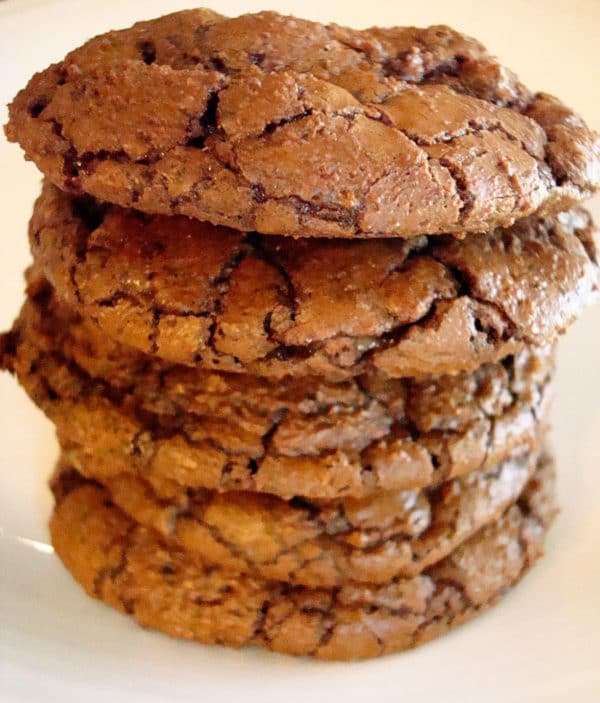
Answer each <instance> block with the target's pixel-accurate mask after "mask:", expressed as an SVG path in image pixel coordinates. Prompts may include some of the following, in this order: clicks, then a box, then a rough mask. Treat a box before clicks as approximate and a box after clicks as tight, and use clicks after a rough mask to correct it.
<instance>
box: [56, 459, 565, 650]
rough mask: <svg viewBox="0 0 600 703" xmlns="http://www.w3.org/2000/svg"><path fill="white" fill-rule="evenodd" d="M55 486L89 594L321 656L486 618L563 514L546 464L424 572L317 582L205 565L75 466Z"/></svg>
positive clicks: (220, 639)
mask: <svg viewBox="0 0 600 703" xmlns="http://www.w3.org/2000/svg"><path fill="white" fill-rule="evenodd" d="M54 488H55V494H56V497H57V506H56V508H55V511H54V515H53V517H52V520H51V523H50V530H51V534H52V542H53V544H54V547H55V549H56V552H57V554H58V555H59V557H60V558H61V559H62V560H63V562H64V564H65V566H66V567H67V569H69V571H70V572H71V573H72V574H73V576H74V577H75V578H76V579H77V581H79V583H80V584H81V585H82V586H83V587H84V588H85V590H86V591H87V592H88V594H89V595H91V596H93V597H96V598H99V599H101V600H103V601H105V602H106V603H108V604H109V605H111V606H112V607H114V608H117V609H118V610H120V611H122V612H124V613H128V614H130V615H132V616H133V617H135V618H136V619H137V621H138V622H139V623H140V624H141V625H143V626H144V627H152V628H155V629H158V630H162V631H164V632H166V633H168V634H170V635H172V636H175V637H183V638H187V639H194V640H197V641H199V642H205V643H218V644H224V645H228V646H233V647H240V646H243V645H258V646H260V647H266V648H268V649H271V650H274V651H276V652H283V653H286V654H292V655H309V656H315V657H318V658H321V659H356V658H367V657H375V656H378V655H381V654H387V653H391V652H394V651H398V650H402V649H406V648H409V647H415V646H417V645H419V644H422V643H423V642H426V641H427V640H430V639H432V638H434V637H437V636H439V635H441V634H443V633H444V632H446V631H447V630H448V629H449V628H450V627H452V626H455V625H459V624H461V623H462V622H465V621H466V620H468V619H470V618H471V617H474V616H475V615H477V614H479V613H480V612H482V611H483V610H485V609H486V608H487V607H488V606H490V605H492V604H494V603H495V602H496V601H497V600H498V598H499V597H500V596H501V595H502V594H503V593H504V592H505V591H506V590H507V589H508V588H510V587H511V586H512V585H514V584H515V583H516V582H517V581H518V580H519V579H520V578H521V577H522V576H523V574H524V573H525V571H527V569H528V568H529V567H530V566H531V565H532V564H533V563H534V562H535V561H536V559H537V558H538V557H539V556H540V554H541V552H542V542H543V537H544V534H545V532H546V530H547V528H548V526H549V524H550V523H551V521H552V518H553V516H554V514H555V507H554V489H553V468H552V466H551V464H550V463H549V462H548V461H547V460H543V461H542V462H541V463H540V467H539V469H538V471H537V473H536V476H535V477H534V479H533V480H532V482H531V483H530V485H529V486H528V488H527V489H526V491H525V493H524V494H523V496H522V497H521V499H520V500H519V502H518V503H517V504H516V505H514V506H512V507H511V508H510V509H509V510H508V511H507V512H506V513H505V515H504V516H503V517H501V518H500V520H498V522H497V523H495V524H493V525H491V526H488V527H486V528H484V529H483V530H481V531H480V532H479V533H477V534H476V535H475V536H473V537H471V538H470V539H469V540H468V541H467V542H466V543H465V544H464V545H462V546H461V547H459V548H458V549H457V550H456V551H454V552H453V553H452V554H451V555H450V556H448V557H447V558H446V559H444V560H443V561H441V562H440V563H438V564H436V565H434V566H433V567H431V568H430V569H428V570H427V571H425V572H424V573H423V574H421V575H419V576H416V577H414V578H412V579H400V578H398V579H393V580H391V581H389V582H387V583H385V584H381V585H379V586H369V585H358V584H348V585H345V586H342V587H340V588H334V589H311V588H306V587H301V586H290V585H288V584H284V583H281V582H276V581H263V580H258V579H255V578H252V577H250V576H240V575H236V574H231V573H228V572H225V571H223V570H220V569H218V568H210V569H209V568H203V567H201V566H200V565H199V564H198V563H197V561H195V560H194V559H192V558H191V557H190V555H189V554H188V553H187V552H185V551H183V550H181V549H179V548H177V547H174V546H173V545H170V544H167V543H166V542H165V541H164V540H163V538H161V537H160V536H159V535H158V533H156V532H154V531H153V530H151V529H148V528H145V527H142V526H140V525H137V524H136V523H135V522H133V521H132V520H131V519H130V518H128V517H127V516H126V515H125V514H124V513H123V512H121V511H120V510H119V509H118V508H117V507H115V506H114V504H113V503H112V502H111V500H110V496H109V494H108V493H107V492H106V491H105V490H104V489H102V488H101V487H99V486H98V485H97V484H94V483H89V482H86V481H84V480H83V479H78V478H77V476H76V475H73V474H72V472H70V473H68V474H66V475H65V480H62V481H61V480H59V481H58V482H57V483H56V484H55V487H54Z"/></svg>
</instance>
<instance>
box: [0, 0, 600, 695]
mask: <svg viewBox="0 0 600 703" xmlns="http://www.w3.org/2000/svg"><path fill="white" fill-rule="evenodd" d="M198 1H199V2H200V1H201V0H198ZM207 4H209V5H212V6H214V7H218V9H219V10H220V11H221V12H223V13H225V14H239V13H241V12H244V11H250V10H258V9H261V8H264V7H265V6H270V7H272V8H273V9H277V10H280V11H282V12H294V13H296V14H298V15H301V16H307V17H312V18H315V19H320V20H333V21H337V22H340V23H345V24H350V25H355V26H368V25H371V24H394V23H395V24H418V25H423V24H434V23H448V24H453V25H454V26H456V27H457V28H459V29H462V30H463V31H466V32H467V33H471V34H474V35H475V36H478V37H479V38H480V39H481V40H482V41H483V42H484V43H486V44H487V46H488V47H489V48H490V49H491V50H492V51H493V52H495V53H497V54H499V55H500V56H501V57H502V59H503V61H504V62H505V63H506V64H508V65H511V66H514V67H516V68H517V69H518V72H519V74H520V75H521V77H522V78H523V80H524V81H525V83H526V84H528V85H530V86H532V87H538V88H543V89H544V90H546V91H548V92H553V93H556V94H558V95H560V96H561V97H562V98H563V99H564V101H565V102H566V103H567V104H569V105H572V106H573V107H575V108H577V109H578V110H580V111H581V112H582V113H583V114H584V115H585V116H586V118H587V119H588V121H589V122H590V123H591V124H592V125H593V126H594V127H595V128H596V129H600V94H599V93H598V88H597V86H598V84H599V79H600V70H599V69H598V66H599V65H600V64H599V62H598V60H597V59H596V58H594V53H595V52H596V51H597V31H598V27H599V26H600V3H599V2H598V1H597V0H587V1H586V0H553V1H551V2H549V1H547V0H539V2H536V1H535V0H530V2H528V3H523V2H519V1H518V0H514V1H511V0H503V1H498V2H487V3H477V4H476V7H477V9H476V10H474V9H473V5H475V4H474V3H472V2H469V1H468V0H464V1H462V0H458V1H457V0H455V1H454V2H452V3H448V2H445V1H444V0H429V2H421V3H397V2H388V1H387V0H371V2H369V3H367V4H365V5H364V6H363V5H362V4H360V3H348V2H342V1H339V2H338V1H334V2H328V3H324V2H314V1H311V0H304V2H299V1H297V2H293V1H288V2H281V3H276V2H269V0H264V1H263V2H260V1H258V2H257V1H255V0H246V2H235V1H230V2H227V1H224V2H221V3H218V4H217V3H216V2H208V0H207ZM190 5H193V0H190V1H188V2H187V3H182V2H176V1H171V2H164V0H145V2H140V1H137V0H135V1H134V0H129V1H128V2H123V0H103V2H101V3H90V2H81V0H54V1H52V0H47V1H42V0H37V1H36V0H0V104H1V105H4V104H5V103H7V102H8V101H9V100H10V99H11V98H12V96H13V95H14V93H15V92H16V91H17V90H18V89H19V88H21V87H22V86H23V85H24V84H25V82H26V81H27V79H28V78H29V76H30V75H31V74H32V73H33V72H34V71H35V70H39V69H41V68H44V67H45V66H46V65H47V64H48V63H50V62H51V61H55V60H58V59H60V58H61V57H62V56H63V55H64V54H65V53H66V51H67V50H69V49H70V48H73V47H75V46H77V45H78V44H80V43H82V41H83V40H85V39H86V38H88V37H89V36H91V35H93V34H96V33H99V32H101V31H105V30H107V29H110V28H112V27H120V26H127V25H128V24H130V23H131V22H132V21H134V20H135V19H141V18H145V17H152V16H155V15H158V14H162V13H164V12H167V11H170V10H175V9H180V8H182V7H185V6H190ZM5 121H6V111H5V110H4V108H2V109H0V122H2V123H4V122H5ZM39 184H40V176H39V174H38V173H37V171H36V170H35V168H34V167H33V166H32V165H31V164H26V163H25V162H24V161H23V159H22V156H21V153H20V151H19V149H18V148H17V147H16V146H14V145H8V144H6V143H5V142H4V141H1V140H0V213H1V215H2V236H0V328H2V329H6V328H7V327H8V326H9V325H10V324H11V322H12V319H13V318H14V316H15V315H16V313H17V311H18V308H19V306H20V304H21V299H22V276H21V272H22V270H23V269H24V268H25V266H26V265H27V262H28V259H29V255H28V251H27V243H26V223H27V219H28V217H29V214H30V212H31V207H32V202H33V199H34V198H35V196H36V194H37V192H38V190H39ZM592 210H593V211H594V212H595V215H596V217H597V218H600V201H599V200H598V199H596V201H595V202H594V203H593V204H592ZM599 345H600V306H598V307H597V308H596V309H594V310H590V311H588V312H587V313H586V315H585V316H584V318H583V319H582V320H581V321H580V322H579V323H578V324H577V325H576V326H575V327H574V328H573V329H572V330H571V332H570V334H569V335H568V336H567V338H565V340H564V341H563V344H562V348H561V352H560V372H559V376H558V388H557V391H558V402H557V403H556V406H555V412H554V427H555V430H554V446H555V448H556V451H557V455H558V460H559V470H560V474H559V476H560V482H559V490H560V500H561V504H562V513H561V516H560V518H559V520H558V522H557V523H556V526H555V528H554V529H553V531H552V533H551V537H550V540H549V544H548V548H547V555H546V557H545V558H544V559H543V560H542V562H541V563H540V564H539V565H538V567H537V568H536V569H535V570H534V571H533V572H532V573H531V574H530V575H529V576H528V577H527V579H526V580H525V581H524V583H523V584H522V585H521V586H520V587H519V588H517V589H516V590H515V591H514V592H513V593H512V594H511V595H509V596H508V597H507V598H506V599H505V600H504V601H503V602H502V603H501V604H500V605H499V606H498V607H496V608H495V609H493V610H492V611H491V612H490V613H489V614H486V615H485V616H483V617H481V618H480V619H478V620H476V621H475V622H473V623H471V624H469V625H467V626H465V627H463V628H460V629H459V630H457V631H456V632H454V633H452V634H451V635H449V636H447V637H445V638H443V639H441V640H439V641H436V642H433V643H431V644H429V645H428V646H426V647H424V648H422V649H419V650H416V651H414V652H409V653H406V654H401V655H397V656H392V657H387V658H384V659H380V660H377V661H373V662H366V663H358V664H351V665H347V664H323V663H315V662H310V661H306V660H293V659H288V658H284V657H281V656H276V655H269V654H266V653H262V652H258V651H248V650H246V651H242V652H232V651H229V650H225V649H221V648H218V647H204V646H200V645H195V644H190V643H184V642H176V641H173V640H170V639H168V638H166V637H164V636H162V635H159V634H156V633H153V632H145V631H143V630H141V629H139V628H138V627H136V626H135V625H134V624H133V622H131V621H129V620H128V619H126V618H124V617H122V616H120V615H119V614H117V613H114V612H113V611H111V610H109V609H108V608H106V607H104V606H103V605H101V604H100V603H97V602H95V601H93V600H90V599H88V598H87V597H86V596H85V595H84V594H83V592H82V591H81V589H80V588H79V587H78V586H77V585H76V584H75V583H74V582H73V581H72V580H71V578H70V577H69V576H68V574H66V572H65V571H64V570H63V568H62V567H61V565H60V563H59V561H58V559H57V558H56V557H55V556H54V555H53V553H52V548H51V547H50V546H49V545H48V534H47V529H46V522H47V518H48V514H49V510H50V505H51V501H50V495H49V492H48V490H47V488H46V479H47V476H48V473H49V472H50V470H51V468H52V464H53V462H54V460H55V458H56V453H57V450H56V443H55V440H54V437H53V432H52V427H51V425H50V423H49V422H48V421H47V420H46V419H45V418H44V417H43V416H42V415H41V413H39V412H38V411H37V410H36V409H35V408H34V406H33V405H32V403H31V402H30V401H29V400H28V399H27V398H26V397H25V394H24V393H23V392H22V391H20V390H19V389H18V387H17V385H16V383H15V382H14V381H13V380H12V379H11V378H9V377H8V376H7V375H0V418H1V420H2V421H1V422H0V700H1V701H19V702H21V701H42V700H43V701H61V703H63V702H65V701H79V700H85V701H86V703H97V702H99V701H107V700H115V701H120V700H127V701H145V702H148V701H162V702H164V701H175V700H184V696H185V697H186V698H190V699H192V696H193V697H194V699H198V698H201V699H204V700H210V701H232V700H237V699H238V698H239V699H243V700H247V701H260V703H272V702H273V703H274V702H276V701H277V702H279V701H282V700H285V701H286V703H293V701H305V700H306V699H307V698H308V699H309V700H310V699H311V698H312V699H313V700H329V701H342V700H343V701H359V700H360V701H364V700H365V698H366V697H367V696H368V697H369V699H371V700H373V701H375V700H376V701H378V702H379V701H388V700H389V701H398V700H403V701H404V700H407V701H419V702H429V701H436V703H438V702H440V701H443V702H444V703H453V702H455V701H456V702H458V701H461V703H468V702H471V701H486V703H500V702H502V703H514V702H517V701H518V702H521V701H527V702H529V701H554V702H556V703H559V702H560V703H564V701H566V700H573V701H577V702H578V703H582V702H586V701H598V700H600V605H599V599H598V594H599V593H600V558H599V557H600V510H598V506H599V505H600V481H599V479H598V475H597V471H598V469H599V468H600V402H599V401H598V397H599V395H600V364H598V363H597V358H598V352H597V349H598V346H599Z"/></svg>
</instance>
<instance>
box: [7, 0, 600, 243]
mask: <svg viewBox="0 0 600 703" xmlns="http://www.w3.org/2000/svg"><path fill="white" fill-rule="evenodd" d="M6 132H7V135H8V137H9V139H11V140H12V141H17V142H19V143H20V144H21V146H22V147H23V149H24V150H25V153H26V155H27V157H28V158H30V159H32V160H33V161H34V162H35V163H36V164H37V165H38V167H39V168H40V169H41V170H42V172H43V173H44V174H46V175H47V176H48V177H49V178H50V179H51V180H52V181H53V182H54V183H55V184H56V185H58V186H60V187H61V188H63V189H65V190H68V191H70V192H73V193H81V192H87V193H91V194H92V195H94V196H96V197H98V198H100V199H101V200H106V201H108V202H112V203H115V204H118V205H121V206H124V207H135V208H137V209H139V210H141V211H145V212H150V213H161V214H165V215H172V214H182V215H188V216H192V217H195V218H197V219H200V220H207V221H210V222H212V223H214V224H222V225H227V226H231V227H234V228H236V229H239V230H242V231H251V230H254V231H258V232H262V233H265V234H290V235H296V236H307V235H313V236H329V237H357V236H358V237H375V236H379V237H381V236H394V235H397V236H400V237H407V238H408V237H413V236H416V235H421V234H435V233H440V232H456V233H461V232H482V231H489V230H490V229H492V228H494V227H496V226H504V227H505V226H509V225H511V224H512V223H513V222H514V221H515V220H517V219H518V218H521V217H524V216H526V215H529V214H531V213H534V212H536V211H537V210H540V209H543V210H545V211H546V212H557V211H559V210H565V209H567V208H569V207H571V206H572V205H573V204H575V203H576V202H579V201H580V200H581V199H582V198H584V197H586V196H588V195H589V194H590V193H591V192H593V191H594V190H595V189H596V188H597V187H598V186H599V185H600V141H599V138H598V136H597V135H596V134H594V133H593V132H591V131H590V130H589V129H588V128H587V126H586V124H585V123H584V122H583V120H582V119H581V118H580V117H579V116H578V115H576V114H575V113H573V112H572V111H571V110H569V109H568V108H567V107H565V106H564V105H562V103H560V101H559V100H557V99H556V98H554V97H552V96H549V95H546V94H544V93H538V94H532V93H530V92H529V91H528V90H527V89H526V88H525V87H524V86H523V85H522V84H521V83H519V81H518V80H517V79H516V77H515V76H514V75H513V74H512V73H511V72H510V71H508V70H507V69H506V68H504V67H503V66H502V65H500V64H499V63H498V62H497V61H496V60H495V59H494V58H493V57H491V56H490V55H489V54H488V53H487V52H486V50H485V49H484V47H482V46H481V45H480V44H479V43H478V42H476V41H475V40H472V39H469V38H467V37H465V36H463V35H461V34H459V33H457V32H455V31H454V30H452V29H450V28H449V27H443V26H437V27H429V28H426V29H416V28H413V27H408V28H399V27H396V28H388V29H380V28H372V29H367V30H362V31H355V30H351V29H347V28H343V27H339V26H336V25H329V26H323V25H320V24H316V23H313V22H308V21H305V20H300V19H295V18H291V17H283V16H281V15H278V14H276V13H273V12H263V13H260V14H256V15H243V16H241V17H237V18H234V19H229V18H225V17H222V16H220V15H218V14H216V13H214V12H212V11H208V10H191V11H186V12H180V13H175V14H172V15H168V16H166V17H162V18H159V19H156V20H153V21H149V22H141V23H139V24H136V25H134V26H133V27H131V28H129V29H126V30H122V31H119V32H109V33H108V34H105V35H102V36H99V37H96V38H94V39H92V40H91V41H89V42H87V43H86V44H84V45H83V46H82V47H80V48H79V49H76V50H75V51H73V52H71V53H70V54H68V55H67V56H66V57H65V59H64V60H63V61H62V62H60V63H58V64H55V65H53V66H51V67H49V68H48V69H47V70H46V71H44V72H42V73H39V74H36V75H35V76H34V77H33V78H32V79H31V81H30V83H29V85H28V86H27V87H26V88H25V89H24V90H23V91H21V92H20V93H19V94H18V95H17V97H16V98H15V100H14V101H13V103H12V105H11V106H10V121H9V123H8V125H7V128H6Z"/></svg>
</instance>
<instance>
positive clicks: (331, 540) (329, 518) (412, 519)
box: [64, 450, 536, 587]
mask: <svg viewBox="0 0 600 703" xmlns="http://www.w3.org/2000/svg"><path fill="white" fill-rule="evenodd" d="M535 463H536V456H535V454H532V453H531V452H530V451H528V450H521V451H517V452H515V453H514V455H513V456H512V457H511V458H510V459H508V460H506V461H505V462H503V463H502V464H500V465H498V466H497V467H495V468H494V469H492V470H491V471H487V472H473V473H471V474H469V476H467V477H466V478H463V479H454V480H452V481H448V482H446V483H444V484H442V485H441V486H439V487H437V488H434V489H425V490H422V491H420V492H419V491H395V492H389V493H381V494H379V495H376V496H372V497H369V498H363V499H352V498H345V499H338V500H330V501H308V500H306V499H299V498H295V499H293V500H291V501H284V500H281V499H280V498H276V497H274V496H271V495H267V494H257V493H243V492H227V493H215V492H214V491H205V490H199V491H194V492H193V493H183V492H182V494H181V495H180V496H179V499H178V500H177V501H175V502H171V503H166V502H165V501H164V500H161V499H160V498H159V497H158V496H157V495H156V494H155V493H154V491H153V490H152V488H151V487H150V485H149V484H148V483H147V482H145V481H144V480H143V478H141V477H136V476H134V475H133V474H132V473H131V472H124V473H122V474H115V475H113V476H111V477H108V478H105V477H100V480H101V482H102V483H103V485H104V487H105V488H106V489H107V490H108V492H109V494H110V497H111V500H112V501H113V502H114V503H115V505H117V506H118V507H119V508H120V509H121V510H123V512H124V513H125V514H126V515H129V516H130V517H131V519H133V520H135V521H136V522H137V523H139V524H141V525H143V526H145V527H149V528H154V529H156V530H157V531H158V532H160V533H161V534H162V535H163V537H164V538H165V539H166V540H167V543H168V544H171V545H174V546H179V547H180V548H181V549H183V550H185V551H186V552H188V553H189V555H190V557H193V558H194V559H196V561H198V563H199V564H201V565H204V566H206V567H212V566H218V567H220V568H223V569H227V570H228V571H235V572H237V573H244V574H250V575H252V576H254V577H256V578H260V579H266V580H274V581H285V582H286V583H292V584H297V585H305V586H313V587H334V586H342V585H344V584H347V583H348V582H350V581H355V582H359V583H369V584H381V583H385V582H386V581H390V580H391V579H393V578H396V577H399V576H402V577H412V576H417V575H418V574H419V573H421V572H422V571H423V570H424V569H426V568H427V567H429V566H431V565H432V564H435V563H436V562H438V561H440V560H441V559H443V558H444V557H446V556H447V555H448V554H449V553H450V552H452V551H453V550H454V549H456V548H457V547H458V546H459V545H460V544H462V543H463V542H464V541H465V540H466V539H468V538H469V537H470V536H471V535H473V534H474V533H475V532H477V531H478V530H479V529H481V528H482V527H484V526H485V525H489V524H491V523H492V522H495V521H496V520H498V519H499V518H500V516H501V515H502V514H503V513H504V512H505V511H506V510H507V509H508V508H509V507H510V506H511V505H512V504H513V503H514V502H515V501H516V500H517V499H518V498H519V496H520V494H521V493H522V491H523V490H524V488H525V486H526V484H527V482H528V480H529V479H530V478H531V475H532V473H533V470H534V468H535ZM64 466H66V467H69V461H68V458H67V457H65V459H64ZM82 473H84V474H86V475H88V477H89V478H94V475H93V471H92V472H88V471H86V470H85V467H83V472H82Z"/></svg>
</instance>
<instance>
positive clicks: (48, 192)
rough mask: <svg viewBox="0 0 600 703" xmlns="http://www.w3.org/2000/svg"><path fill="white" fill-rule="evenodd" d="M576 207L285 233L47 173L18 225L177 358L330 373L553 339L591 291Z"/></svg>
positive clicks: (105, 311) (406, 369)
mask: <svg viewBox="0 0 600 703" xmlns="http://www.w3.org/2000/svg"><path fill="white" fill-rule="evenodd" d="M597 235H598V230H597V229H596V228H595V226H594V225H593V223H592V221H591V219H590V216H589V215H588V214H587V213H586V212H585V211H583V210H574V211H571V212H570V213H566V214H565V213H563V214H561V215H560V216H558V217H556V218H549V219H544V220H540V219H534V218H529V219H526V220H522V221H520V222H519V223H517V224H516V225H514V226H513V227H512V228H510V229H509V230H496V231H494V232H492V233H489V234H481V235H473V236H471V237H468V238H466V239H465V240H463V241H457V240H456V239H454V238H452V237H430V238H425V237H423V238H419V239H412V240H410V241H404V240H391V239H388V240H381V241H354V242H344V241H335V240H306V239H305V240H290V239H287V240H285V239H282V238H277V237H262V238H261V237H259V236H257V235H242V234H240V233H235V232H233V231H231V230H228V231H225V230H217V229H215V228H213V227H212V226H211V225H207V224H203V223H198V222H195V221H193V220H190V219H186V218H175V217H170V218H162V217H151V216H140V215H139V214H136V213H134V212H133V211H124V210H121V209H118V208H114V207H113V208H110V207H109V208H108V209H105V208H99V207H98V205H97V204H96V203H95V202H94V201H90V200H89V199H87V198H84V199H83V200H82V199H78V198H71V197H70V196H68V195H65V194H63V193H61V192H60V191H58V190H57V189H56V188H54V186H50V185H46V186H45V187H44V191H43V193H42V195H41V197H40V199H39V200H38V202H37V204H36V207H35V212H34V215H33V218H32V221H31V225H30V240H31V246H32V250H33V254H34V259H35V261H36V266H37V267H38V269H39V270H41V271H42V272H43V274H44V275H45V276H46V277H47V278H48V280H50V281H51V282H52V284H53V285H54V287H55V289H56V293H57V295H58V297H59V298H61V299H62V300H64V301H66V302H67V303H68V304H69V306H71V307H73V308H74V309H76V310H78V311H79V312H80V313H81V314H82V315H83V316H85V317H86V318H87V319H90V320H93V321H94V322H95V323H96V324H98V325H99V326H100V328H101V329H102V330H103V331H104V332H105V333H106V334H107V335H108V336H109V337H111V338H112V339H115V340H117V341H120V342H123V343H125V344H127V345H129V346H132V347H135V348H137V349H139V350H141V351H144V352H145V353H148V354H152V355H155V356H160V357H161V358H163V359H165V360H167V361H171V362H177V363H184V364H188V365H194V366H204V367H206V368H214V369H219V370H221V371H236V372H237V371H243V372H246V373H253V374H258V375H262V376H277V377H281V376H285V375H296V376H302V377H304V376H306V375H319V376H327V377H329V378H335V379H343V378H349V377H352V376H355V375H357V374H359V373H363V372H368V371H370V370H376V371H381V372H383V373H385V374H387V375H388V376H393V377H408V376H410V377H422V376H428V375H431V374H448V373H455V372H457V371H471V370H474V369H476V368H477V367H478V366H480V365H481V364H483V363H486V362H489V361H498V360H500V359H502V358H503V357H505V356H507V355H509V354H512V353H514V352H516V351H519V350H521V349H522V348H523V347H524V346H525V345H530V344H533V345H543V344H547V343H549V342H550V341H552V340H554V339H555V338H556V337H557V335H558V334H559V333H560V332H562V331H563V330H564V329H565V328H566V327H568V325H569V324H570V323H571V322H572V321H573V320H574V319H575V318H576V317H577V316H578V315H579V313H580V312H581V309H582V306H583V305H584V304H585V303H587V302H589V301H590V300H593V299H595V298H596V297H597V291H598V265H597Z"/></svg>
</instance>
